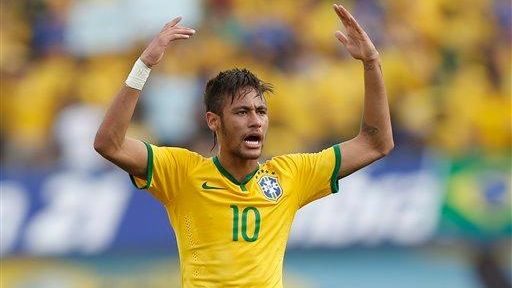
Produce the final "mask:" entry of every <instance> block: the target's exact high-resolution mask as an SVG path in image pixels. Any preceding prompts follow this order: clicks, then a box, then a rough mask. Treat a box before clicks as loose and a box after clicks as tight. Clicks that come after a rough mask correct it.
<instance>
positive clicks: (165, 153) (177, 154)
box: [150, 144, 207, 164]
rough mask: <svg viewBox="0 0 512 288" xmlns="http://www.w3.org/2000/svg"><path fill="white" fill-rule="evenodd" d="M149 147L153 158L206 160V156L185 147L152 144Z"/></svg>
mask: <svg viewBox="0 0 512 288" xmlns="http://www.w3.org/2000/svg"><path fill="white" fill-rule="evenodd" d="M150 147H151V149H150V150H152V151H151V152H150V153H153V157H154V158H155V159H159V160H162V161H174V162H179V163H191V164H198V163H200V162H203V161H206V160H207V158H205V157H204V156H202V155H201V154H199V153H197V152H194V151H190V150H188V149H186V148H181V147H169V146H156V145H152V144H151V145H150Z"/></svg>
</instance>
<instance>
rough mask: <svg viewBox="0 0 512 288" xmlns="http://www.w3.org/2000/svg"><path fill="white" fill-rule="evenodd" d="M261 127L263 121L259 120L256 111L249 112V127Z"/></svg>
mask: <svg viewBox="0 0 512 288" xmlns="http://www.w3.org/2000/svg"><path fill="white" fill-rule="evenodd" d="M262 125H263V119H262V118H261V116H260V115H258V113H256V111H251V113H249V127H252V128H254V127H255V128H260V127H261V126H262Z"/></svg>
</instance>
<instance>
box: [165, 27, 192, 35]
mask: <svg viewBox="0 0 512 288" xmlns="http://www.w3.org/2000/svg"><path fill="white" fill-rule="evenodd" d="M195 33H196V30H194V29H190V28H174V29H170V30H169V31H166V32H165V35H172V34H185V35H194V34H195Z"/></svg>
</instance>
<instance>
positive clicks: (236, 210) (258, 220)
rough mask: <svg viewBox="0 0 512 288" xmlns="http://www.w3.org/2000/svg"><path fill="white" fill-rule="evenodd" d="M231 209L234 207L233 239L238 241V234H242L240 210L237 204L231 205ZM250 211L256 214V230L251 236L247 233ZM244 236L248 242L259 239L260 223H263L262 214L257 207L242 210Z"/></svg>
mask: <svg viewBox="0 0 512 288" xmlns="http://www.w3.org/2000/svg"><path fill="white" fill-rule="evenodd" d="M230 207H231V209H233V241H238V235H239V234H240V232H239V231H240V229H239V227H240V210H239V208H238V206H237V205H231V206H230ZM249 213H250V214H254V217H251V218H254V231H253V232H252V236H249V234H248V233H247V226H248V225H247V221H248V218H249ZM241 218H242V219H241V220H242V221H241V222H242V223H241V224H242V225H241V226H242V229H241V231H242V233H241V234H242V238H243V239H244V240H245V241H247V242H254V241H256V240H258V235H259V233H260V223H261V216H260V211H259V210H258V209H257V208H256V207H246V208H245V209H244V210H243V211H242V217H241Z"/></svg>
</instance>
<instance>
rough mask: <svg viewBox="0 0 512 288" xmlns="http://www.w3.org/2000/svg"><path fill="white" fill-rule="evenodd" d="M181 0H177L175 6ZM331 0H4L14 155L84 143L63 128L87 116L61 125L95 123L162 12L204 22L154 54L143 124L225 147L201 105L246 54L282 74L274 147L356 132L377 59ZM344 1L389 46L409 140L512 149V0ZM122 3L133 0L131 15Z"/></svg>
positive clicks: (389, 81) (42, 161) (6, 106)
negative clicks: (346, 36)
mask: <svg viewBox="0 0 512 288" xmlns="http://www.w3.org/2000/svg"><path fill="white" fill-rule="evenodd" d="M167 2H174V4H173V5H177V6H178V7H179V9H176V11H173V10H171V11H164V10H166V9H165V8H168V7H169V5H170V4H169V3H167ZM159 3H160V4H162V5H164V6H165V5H167V6H165V7H162V6H158V4H159ZM332 4H333V2H332V1H324V0H276V1H264V0H251V1H247V0H203V1H200V0H196V1H164V0H161V1H155V0H153V1H142V0H140V1H137V0H94V1H93V0H82V1H78V0H75V1H73V0H19V1H5V2H3V3H2V6H3V7H2V9H1V10H0V14H1V19H2V25H1V28H0V32H1V37H2V42H1V46H2V47H1V48H2V52H1V56H0V57H1V64H0V70H1V74H2V83H1V97H2V103H1V104H2V105H1V117H2V127H1V140H0V141H1V159H2V160H1V161H2V165H3V166H4V167H5V166H7V167H21V168H23V167H42V168H45V167H51V166H52V165H54V164H56V163H57V162H58V159H59V155H60V153H61V152H62V149H63V148H62V145H68V146H69V145H71V146H70V147H72V146H73V143H71V144H70V143H68V144H63V143H62V142H65V141H66V139H68V138H70V137H67V138H66V137H65V136H66V135H67V134H68V133H69V132H65V133H62V132H61V131H74V130H77V129H78V128H76V126H71V127H68V128H67V130H62V129H63V128H62V127H63V125H64V126H65V125H71V124H70V123H80V122H87V121H88V120H91V123H94V125H97V121H96V120H95V121H92V119H91V117H98V116H95V115H101V114H102V113H97V112H93V111H102V110H103V109H105V108H106V107H108V105H109V103H110V101H111V100H112V98H113V97H114V95H115V93H116V92H117V90H118V89H119V87H120V85H121V84H122V83H123V80H124V79H125V77H126V76H127V74H128V73H129V71H130V69H131V66H132V65H133V63H134V62H135V60H136V59H137V57H138V55H140V53H141V52H142V50H143V49H144V47H145V45H146V44H147V43H148V42H149V41H150V39H151V35H154V34H155V33H157V32H158V31H159V29H160V27H161V26H163V24H164V23H165V20H164V18H167V19H170V18H172V17H173V16H176V15H179V13H181V12H182V11H183V14H185V15H183V16H184V23H185V24H186V25H188V26H191V27H193V28H195V29H196V31H197V33H196V35H195V36H194V37H193V38H192V39H189V40H186V41H180V42H174V43H173V44H172V45H171V47H170V48H169V50H168V52H167V54H166V56H165V58H164V61H163V63H161V64H160V65H159V66H158V67H156V68H155V69H153V72H152V75H151V77H150V81H149V82H148V83H147V84H146V88H145V89H144V91H143V95H142V97H141V99H140V105H139V106H138V108H137V110H136V113H135V115H134V119H133V125H132V127H131V128H130V131H129V133H130V135H132V136H135V137H139V138H142V139H147V140H149V141H152V142H154V143H158V144H162V145H180V146H186V147H190V148H191V149H193V150H196V151H199V152H201V153H203V154H204V155H211V153H210V148H211V145H212V143H213V139H212V135H211V133H210V132H209V131H208V129H207V127H206V126H205V124H204V116H203V115H204V108H203V104H202V93H203V90H204V87H205V83H206V81H207V80H208V79H209V78H210V77H212V76H215V75H216V74H217V73H218V72H219V71H221V70H224V69H228V68H232V67H247V68H249V69H250V70H252V71H253V72H255V73H256V74H257V75H258V76H259V77H260V78H262V79H263V80H265V81H266V82H270V83H272V84H273V85H274V87H275V93H274V94H273V95H269V97H268V102H269V109H270V129H269V132H268V133H269V135H268V137H267V143H266V146H265V157H270V156H273V155H277V154H281V153H288V152H297V151H312V150H316V149H318V148H320V147H325V146H327V145H332V144H334V143H336V142H339V141H343V140H347V139H349V138H350V137H353V136H354V135H355V134H356V133H357V131H358V128H359V122H360V117H361V111H362V102H363V101H362V100H363V72H362V65H361V64H360V63H359V62H358V61H355V60H354V59H352V58H351V57H350V55H348V53H347V52H346V51H345V50H344V48H343V47H342V45H341V43H339V42H338V41H337V40H336V39H335V38H334V36H333V33H334V31H336V30H338V29H341V24H340V23H339V20H338V19H337V17H336V15H335V13H334V12H333V10H332ZM342 4H343V5H345V6H346V7H347V8H348V9H349V11H351V12H352V13H353V15H354V16H355V18H356V19H357V20H358V21H359V23H360V24H361V25H362V26H363V27H364V29H365V30H366V31H367V32H368V34H369V35H370V37H371V38H372V39H373V41H374V43H375V45H376V46H377V48H378V50H379V51H380V54H381V60H382V67H383V72H384V76H385V81H386V86H387V92H388V97H389V100H390V105H391V113H392V120H393V125H394V126H393V128H394V133H395V140H396V142H397V144H398V145H397V148H398V149H400V147H402V146H404V145H405V146H414V147H418V148H423V147H428V148H433V149H435V150H437V151H440V152H441V153H445V154H447V155H451V156H458V155H465V154H468V153H490V154H493V153H503V152H505V153H507V152H506V151H509V149H510V143H511V111H510V109H511V78H512V77H511V54H510V53H511V40H512V29H511V28H512V15H511V3H510V1H509V0H464V1H462V0H457V1H454V0H429V1H420V0H415V1H410V0H357V1H356V0H352V1H349V0H347V1H343V2H342ZM179 5H181V6H179ZM120 7H124V8H126V7H130V9H131V10H130V11H132V12H131V13H132V14H130V13H127V12H126V11H125V10H119V8H120ZM153 14H154V15H158V16H155V17H152V15H153ZM133 15H135V16H134V17H132V16H133ZM161 15H165V17H164V18H162V17H161ZM70 111H71V112H72V111H75V112H72V113H70ZM77 111H78V112H77ZM87 111H89V112H87ZM70 115H71V116H70ZM93 115H94V116H93ZM70 117H71V118H73V117H76V118H77V119H75V120H73V121H71V120H70V119H69V118H70ZM79 117H81V118H79ZM61 134H66V135H64V136H63V135H61ZM63 139H64V140H63ZM70 139H71V140H69V141H77V139H79V138H70ZM89 140H90V139H84V141H89ZM89 147H90V149H92V142H91V145H90V146H89Z"/></svg>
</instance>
